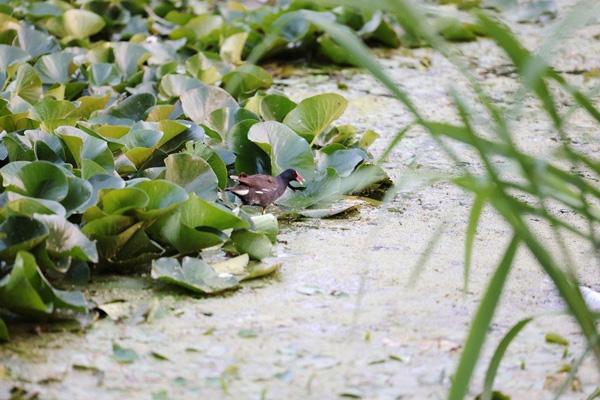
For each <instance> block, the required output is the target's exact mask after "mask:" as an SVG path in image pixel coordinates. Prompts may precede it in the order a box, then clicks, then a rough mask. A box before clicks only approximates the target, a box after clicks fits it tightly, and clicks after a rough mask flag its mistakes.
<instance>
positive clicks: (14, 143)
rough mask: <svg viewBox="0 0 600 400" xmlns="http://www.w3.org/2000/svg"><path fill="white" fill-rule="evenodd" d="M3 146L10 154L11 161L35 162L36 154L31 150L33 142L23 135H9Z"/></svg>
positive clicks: (5, 137)
mask: <svg viewBox="0 0 600 400" xmlns="http://www.w3.org/2000/svg"><path fill="white" fill-rule="evenodd" d="M2 144H3V145H4V148H5V150H6V152H7V154H8V160H9V161H33V160H35V153H34V152H33V149H32V148H31V142H30V141H29V140H28V139H27V138H26V137H23V136H22V135H18V134H16V133H9V134H8V135H6V136H4V137H3V138H2Z"/></svg>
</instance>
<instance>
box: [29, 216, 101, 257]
mask: <svg viewBox="0 0 600 400" xmlns="http://www.w3.org/2000/svg"><path fill="white" fill-rule="evenodd" d="M35 219H36V220H38V221H41V222H42V223H44V225H46V227H47V228H48V232H49V234H48V239H47V240H46V251H47V252H48V253H49V254H50V255H52V256H55V257H65V256H67V257H72V258H74V259H76V260H81V261H89V262H98V252H97V250H96V245H95V244H94V243H93V242H92V241H90V240H89V239H88V238H87V237H86V236H85V235H84V234H83V233H81V231H80V230H79V227H78V226H77V225H75V224H72V223H71V222H69V221H67V220H66V219H65V218H64V217H61V216H58V215H41V214H38V215H35Z"/></svg>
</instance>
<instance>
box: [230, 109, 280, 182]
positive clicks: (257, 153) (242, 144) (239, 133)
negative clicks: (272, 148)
mask: <svg viewBox="0 0 600 400" xmlns="http://www.w3.org/2000/svg"><path fill="white" fill-rule="evenodd" d="M255 123H256V121H255V120H245V121H241V122H238V123H237V124H235V125H234V126H233V127H232V128H231V130H230V131H229V132H228V133H227V137H226V141H227V147H228V148H229V149H230V150H232V151H233V152H234V153H235V154H236V158H235V170H236V172H237V173H242V172H243V173H246V174H248V175H252V174H265V173H269V171H270V170H271V160H270V158H269V155H268V154H267V153H266V152H264V151H263V150H262V149H261V148H260V147H258V145H257V144H256V143H254V142H252V141H251V140H249V139H248V132H249V131H250V128H251V127H252V125H254V124H255Z"/></svg>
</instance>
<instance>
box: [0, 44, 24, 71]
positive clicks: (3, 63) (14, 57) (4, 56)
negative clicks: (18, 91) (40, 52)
mask: <svg viewBox="0 0 600 400" xmlns="http://www.w3.org/2000/svg"><path fill="white" fill-rule="evenodd" d="M30 58H31V56H30V55H29V54H27V52H25V51H23V50H21V49H20V48H18V47H14V46H8V45H6V44H0V71H6V70H7V69H8V67H10V66H11V65H13V64H20V63H24V62H26V61H28V60H29V59H30Z"/></svg>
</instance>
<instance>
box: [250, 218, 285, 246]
mask: <svg viewBox="0 0 600 400" xmlns="http://www.w3.org/2000/svg"><path fill="white" fill-rule="evenodd" d="M251 220H252V225H253V227H252V230H253V231H255V232H260V233H264V234H265V235H267V236H268V237H269V239H271V242H272V243H275V242H276V241H277V234H278V233H279V223H278V222H277V217H275V216H274V215H273V214H263V215H254V216H252V217H251Z"/></svg>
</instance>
